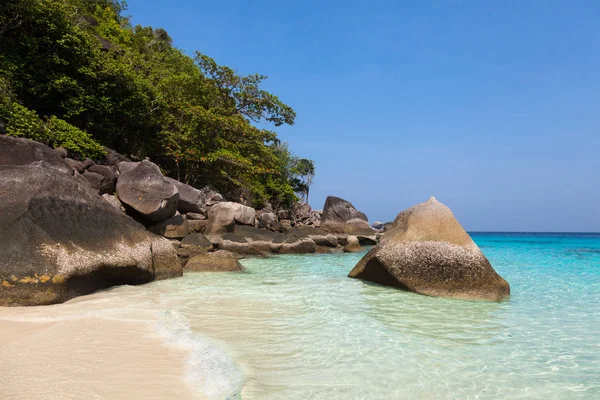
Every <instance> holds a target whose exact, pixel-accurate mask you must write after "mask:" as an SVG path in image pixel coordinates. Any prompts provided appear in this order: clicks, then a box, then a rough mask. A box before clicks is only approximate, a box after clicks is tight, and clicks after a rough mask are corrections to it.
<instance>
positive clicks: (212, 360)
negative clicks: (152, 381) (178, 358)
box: [156, 309, 244, 400]
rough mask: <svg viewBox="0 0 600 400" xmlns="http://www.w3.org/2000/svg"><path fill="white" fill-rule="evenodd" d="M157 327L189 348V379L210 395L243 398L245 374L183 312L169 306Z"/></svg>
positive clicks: (234, 399) (233, 399)
mask: <svg viewBox="0 0 600 400" xmlns="http://www.w3.org/2000/svg"><path fill="white" fill-rule="evenodd" d="M156 328H157V331H158V333H159V335H160V336H161V337H163V338H164V339H165V341H166V343H167V344H169V345H175V346H181V347H184V348H186V349H188V351H189V356H188V358H187V360H186V375H185V381H186V383H188V384H189V385H190V386H191V387H192V388H193V389H194V390H196V391H198V392H201V393H202V394H203V395H205V396H206V397H207V398H208V399H211V400H212V399H215V400H216V399H227V400H239V399H241V390H242V387H243V384H244V376H243V374H242V372H241V371H240V369H239V368H238V367H237V365H236V364H235V362H234V361H233V360H232V359H231V358H230V357H229V356H228V355H227V354H226V353H225V352H224V351H223V350H222V349H221V348H220V347H219V346H218V345H217V344H216V343H214V342H212V341H211V340H210V339H208V338H205V337H202V336H200V335H198V334H197V333H195V332H193V331H192V329H191V327H190V324H189V322H188V321H187V319H186V318H185V317H184V316H183V315H181V313H179V312H177V311H175V310H172V309H169V310H166V311H164V312H163V313H162V314H161V316H160V317H159V318H158V320H157V323H156Z"/></svg>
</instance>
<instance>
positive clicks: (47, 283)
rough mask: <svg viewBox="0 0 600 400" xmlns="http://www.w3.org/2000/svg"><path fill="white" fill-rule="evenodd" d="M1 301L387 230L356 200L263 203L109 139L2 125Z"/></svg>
mask: <svg viewBox="0 0 600 400" xmlns="http://www.w3.org/2000/svg"><path fill="white" fill-rule="evenodd" d="M0 188H2V190H1V192H0V230H1V233H0V243H2V244H3V246H1V248H0V258H1V259H2V260H3V263H2V265H1V266H0V285H1V286H0V305H2V306H18V305H41V304H53V303H59V302H63V301H66V300H68V299H70V298H73V297H76V296H79V295H83V294H87V293H91V292H93V291H95V290H98V289H103V288H106V287H110V286H114V285H119V284H140V283H146V282H151V281H153V280H159V279H166V278H171V277H177V276H181V275H182V274H183V273H184V272H185V271H240V270H243V267H242V266H241V264H239V262H238V261H237V260H238V259H239V258H242V257H246V256H255V257H267V256H269V255H272V254H305V253H321V254H324V253H340V252H344V251H345V252H356V251H361V250H362V249H363V247H362V246H364V245H373V244H375V243H377V240H378V238H379V234H380V233H379V232H378V231H377V230H374V229H372V228H371V227H369V225H368V221H367V217H366V216H365V215H364V214H363V213H361V212H359V211H357V210H356V209H355V208H354V207H353V206H352V204H350V203H349V202H347V201H345V200H342V199H339V198H336V197H329V198H328V199H327V201H326V203H325V209H324V211H323V212H321V211H315V210H312V209H311V207H310V206H309V205H308V204H302V203H300V204H297V205H296V206H295V207H294V208H293V209H291V210H272V209H270V208H266V209H262V210H255V209H253V208H252V207H249V206H247V205H243V204H240V203H236V202H231V201H227V200H226V199H225V198H224V197H223V196H222V195H221V194H220V193H218V192H216V191H215V190H214V189H212V188H210V187H205V188H202V189H196V188H194V187H191V186H189V185H186V184H184V183H181V182H178V181H176V180H174V179H171V178H168V177H165V176H163V174H162V173H161V171H160V168H159V167H158V166H157V165H156V164H154V163H152V162H150V161H148V160H144V161H141V162H133V161H131V160H129V159H127V158H126V157H124V156H122V155H120V154H118V153H116V152H114V151H111V150H108V154H107V156H106V157H105V159H103V160H100V161H98V162H94V161H92V160H89V159H86V160H76V159H71V158H68V154H67V152H66V151H65V150H64V149H60V148H59V149H52V148H50V147H48V146H46V145H44V144H41V143H38V142H35V141H31V140H28V139H22V138H13V137H8V136H3V135H0Z"/></svg>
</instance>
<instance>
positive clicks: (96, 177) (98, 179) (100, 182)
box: [83, 170, 115, 195]
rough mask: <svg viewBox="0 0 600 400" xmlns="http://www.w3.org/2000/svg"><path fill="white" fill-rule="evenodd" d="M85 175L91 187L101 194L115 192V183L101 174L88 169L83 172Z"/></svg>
mask: <svg viewBox="0 0 600 400" xmlns="http://www.w3.org/2000/svg"><path fill="white" fill-rule="evenodd" d="M83 177H84V178H85V179H86V180H87V181H88V183H89V185H90V187H91V188H92V189H94V190H95V191H96V193H98V194H100V195H103V194H105V193H108V194H112V193H114V192H115V186H114V184H113V183H112V182H111V181H110V180H108V179H106V178H105V177H103V176H102V175H100V174H97V173H95V172H90V171H89V170H87V171H84V172H83Z"/></svg>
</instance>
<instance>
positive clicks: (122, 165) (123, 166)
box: [117, 161, 140, 174]
mask: <svg viewBox="0 0 600 400" xmlns="http://www.w3.org/2000/svg"><path fill="white" fill-rule="evenodd" d="M138 165H140V162H139V161H118V162H117V169H118V170H119V173H121V174H122V173H125V172H127V171H131V170H132V169H134V168H135V167H137V166H138Z"/></svg>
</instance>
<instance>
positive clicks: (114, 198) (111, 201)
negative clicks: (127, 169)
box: [102, 193, 125, 213]
mask: <svg viewBox="0 0 600 400" xmlns="http://www.w3.org/2000/svg"><path fill="white" fill-rule="evenodd" d="M102 198H103V199H104V200H106V201H107V202H108V204H110V205H111V206H113V207H114V208H115V209H116V210H119V211H121V212H123V213H124V212H125V207H123V204H122V203H121V202H120V201H119V198H118V197H117V196H115V195H112V194H107V193H105V194H103V195H102Z"/></svg>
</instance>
